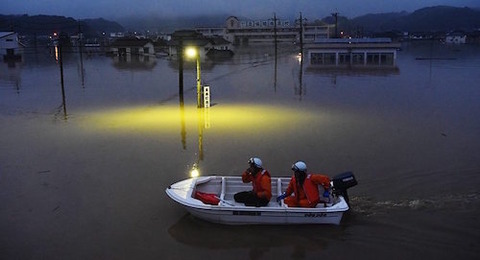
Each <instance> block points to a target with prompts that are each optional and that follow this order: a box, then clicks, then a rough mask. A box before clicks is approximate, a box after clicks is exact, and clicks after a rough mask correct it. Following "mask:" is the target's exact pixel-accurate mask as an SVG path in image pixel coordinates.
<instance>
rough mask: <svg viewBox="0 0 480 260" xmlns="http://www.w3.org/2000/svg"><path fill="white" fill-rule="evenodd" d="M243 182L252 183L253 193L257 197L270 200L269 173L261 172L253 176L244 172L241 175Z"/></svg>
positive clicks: (270, 185)
mask: <svg viewBox="0 0 480 260" xmlns="http://www.w3.org/2000/svg"><path fill="white" fill-rule="evenodd" d="M242 181H243V182H245V183H246V182H252V186H253V192H255V194H257V196H258V197H261V198H266V199H268V200H270V199H271V198H272V184H271V177H270V173H269V172H268V171H267V170H264V169H263V170H262V171H261V172H258V173H257V174H256V175H255V176H253V175H252V174H249V173H247V172H244V173H243V174H242Z"/></svg>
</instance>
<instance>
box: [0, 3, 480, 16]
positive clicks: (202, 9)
mask: <svg viewBox="0 0 480 260" xmlns="http://www.w3.org/2000/svg"><path fill="white" fill-rule="evenodd" d="M436 5H448V6H457V7H465V6H468V7H474V8H478V7H480V1H479V0H235V1H232V0H2V4H1V6H0V14H29V15H36V14H48V15H61V16H68V17H73V18H76V19H82V18H99V17H103V18H107V19H115V18H122V17H128V16H151V15H154V16H158V17H174V16H175V17H176V16H192V15H204V14H222V15H235V16H240V17H245V18H251V19H261V18H265V17H270V16H272V14H273V13H276V14H277V16H278V17H279V18H282V17H284V18H288V17H293V16H297V15H298V13H299V12H302V13H303V15H304V17H312V18H323V17H325V16H328V15H330V13H332V12H338V13H340V15H342V16H347V17H349V18H354V17H356V16H360V15H363V14H367V13H383V12H400V11H407V12H412V11H415V10H416V9H419V8H423V7H429V6H436Z"/></svg>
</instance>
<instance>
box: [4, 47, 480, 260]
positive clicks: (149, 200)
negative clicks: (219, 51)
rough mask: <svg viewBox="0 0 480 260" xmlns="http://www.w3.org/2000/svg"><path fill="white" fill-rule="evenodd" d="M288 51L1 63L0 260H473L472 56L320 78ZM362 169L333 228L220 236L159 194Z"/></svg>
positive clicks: (448, 52) (436, 50) (479, 144)
mask: <svg viewBox="0 0 480 260" xmlns="http://www.w3.org/2000/svg"><path fill="white" fill-rule="evenodd" d="M296 52H297V51H295V49H294V47H292V46H281V47H280V49H279V51H278V56H277V57H276V58H275V56H274V55H273V54H274V52H273V50H272V48H271V47H270V48H251V49H241V50H238V52H237V54H236V55H235V57H234V58H233V59H232V60H226V61H215V62H214V61H209V60H204V61H202V79H203V81H204V83H205V84H208V85H210V89H211V103H212V107H211V108H209V109H205V110H204V109H200V110H198V109H197V108H196V98H197V97H196V87H195V75H196V74H195V66H194V64H193V63H192V62H187V64H186V65H185V70H184V96H183V100H184V103H183V104H182V102H181V97H180V95H179V83H178V82H179V79H178V70H177V65H176V63H175V61H172V60H169V59H167V58H156V59H153V58H151V59H148V60H138V59H137V60H135V59H134V60H133V61H130V62H128V61H119V60H117V59H115V58H112V57H106V56H102V55H98V54H87V53H83V55H82V56H80V55H79V54H78V52H77V51H76V50H67V51H65V53H64V56H63V57H64V61H63V74H64V77H63V82H64V90H65V92H64V93H65V103H64V104H65V106H63V105H62V103H63V102H62V88H61V77H60V66H59V63H58V62H57V61H56V60H55V54H54V53H51V52H50V51H49V50H48V49H39V50H37V52H33V51H30V52H29V53H28V54H26V55H25V56H24V58H23V62H20V63H6V62H4V63H2V64H0V120H1V128H0V147H1V153H0V201H1V203H0V255H1V258H2V259H225V258H227V259H284V258H294V259H323V258H325V257H328V259H346V258H347V257H352V258H353V257H355V258H356V259H372V258H376V259H385V258H387V257H388V258H389V259H452V258H454V259H478V258H479V257H480V219H479V217H480V203H479V198H480V191H479V188H478V187H479V186H480V176H479V174H480V152H479V151H480V135H479V133H480V102H479V101H480V85H479V83H478V82H480V73H479V72H480V55H479V54H480V46H469V45H455V46H451V45H440V44H431V43H405V44H404V45H403V47H402V51H400V52H399V53H398V58H397V61H396V66H395V67H394V68H392V67H390V68H371V69H360V70H351V69H328V70H326V69H312V68H309V67H308V66H305V64H304V65H303V67H301V66H300V63H299V61H298V57H297V53H296ZM251 156H259V157H260V158H262V160H263V162H264V165H265V167H266V168H267V169H268V170H269V171H270V172H271V174H272V175H275V176H290V174H291V171H290V170H289V169H290V166H291V164H292V163H293V162H294V161H296V160H300V159H301V160H304V161H306V163H307V165H308V167H309V170H310V172H319V173H325V174H328V175H330V176H333V175H335V174H338V173H341V172H344V171H353V172H354V174H355V175H356V177H357V179H358V182H359V184H358V186H356V187H354V188H351V189H350V190H349V193H350V197H351V198H350V199H351V207H352V209H351V211H350V212H349V213H348V214H346V215H345V216H344V218H343V220H342V224H341V225H340V226H325V225H323V226H322V225H319V226H312V225H306V226H243V227H236V226H224V225H216V224H211V223H208V222H204V221H202V220H199V219H195V218H194V217H192V216H191V215H189V214H187V213H186V211H185V210H184V209H183V208H182V207H181V206H179V205H178V204H176V203H175V202H173V201H171V200H170V199H169V198H168V197H167V196H166V194H165V188H166V187H167V186H168V185H169V184H171V183H173V182H176V181H178V180H181V179H185V178H188V177H189V170H190V169H191V168H192V167H193V166H194V165H198V167H199V169H200V173H201V174H203V175H209V174H217V175H220V174H222V175H239V174H241V172H242V171H243V170H244V169H245V168H246V167H247V163H246V162H247V159H248V158H249V157H251Z"/></svg>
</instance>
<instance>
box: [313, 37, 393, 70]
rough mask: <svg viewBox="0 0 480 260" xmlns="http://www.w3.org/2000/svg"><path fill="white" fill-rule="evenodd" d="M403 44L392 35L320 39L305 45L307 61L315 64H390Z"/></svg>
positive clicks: (360, 65)
mask: <svg viewBox="0 0 480 260" xmlns="http://www.w3.org/2000/svg"><path fill="white" fill-rule="evenodd" d="M400 47H401V45H400V43H396V42H392V40H391V39H390V38H355V39H317V40H315V41H314V42H312V43H307V44H305V49H306V52H305V60H306V63H307V65H308V66H311V67H324V68H325V67H337V68H338V67H342V66H343V67H365V66H369V67H374V66H377V67H379V66H383V67H388V66H395V62H396V59H397V51H398V50H399V49H400Z"/></svg>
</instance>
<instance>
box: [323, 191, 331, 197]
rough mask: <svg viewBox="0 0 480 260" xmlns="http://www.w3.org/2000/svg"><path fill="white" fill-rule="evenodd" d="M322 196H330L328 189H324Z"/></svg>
mask: <svg viewBox="0 0 480 260" xmlns="http://www.w3.org/2000/svg"><path fill="white" fill-rule="evenodd" d="M323 197H325V198H328V197H330V192H329V191H328V190H325V191H324V192H323Z"/></svg>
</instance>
